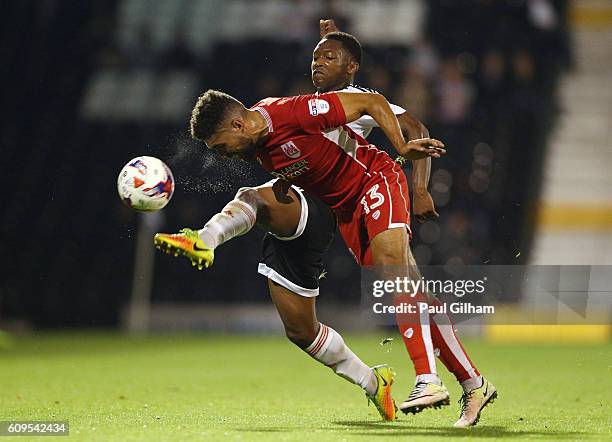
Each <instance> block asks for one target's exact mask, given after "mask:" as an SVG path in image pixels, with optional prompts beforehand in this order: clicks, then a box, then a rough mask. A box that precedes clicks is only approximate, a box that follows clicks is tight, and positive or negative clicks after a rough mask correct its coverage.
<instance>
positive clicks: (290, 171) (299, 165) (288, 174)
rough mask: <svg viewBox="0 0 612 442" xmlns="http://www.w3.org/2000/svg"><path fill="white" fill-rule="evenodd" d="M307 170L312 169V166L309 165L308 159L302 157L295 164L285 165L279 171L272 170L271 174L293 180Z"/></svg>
mask: <svg viewBox="0 0 612 442" xmlns="http://www.w3.org/2000/svg"><path fill="white" fill-rule="evenodd" d="M307 170H310V167H308V160H306V159H302V160H300V161H297V162H295V163H293V164H290V165H289V166H287V167H283V168H282V169H281V170H279V171H278V172H276V171H275V172H270V175H272V176H274V177H276V178H281V179H284V180H291V179H292V178H296V177H298V176H300V175H302V174H303V173H304V172H306V171H307Z"/></svg>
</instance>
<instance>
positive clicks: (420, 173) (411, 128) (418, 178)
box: [397, 112, 439, 223]
mask: <svg viewBox="0 0 612 442" xmlns="http://www.w3.org/2000/svg"><path fill="white" fill-rule="evenodd" d="M397 121H398V122H399V125H400V127H401V129H402V133H403V134H404V137H406V139H408V140H414V139H419V138H429V131H428V130H427V128H426V127H425V125H424V124H423V123H421V122H420V121H419V120H418V119H417V118H415V117H414V116H413V115H411V114H410V113H409V112H404V113H402V114H400V115H397ZM430 174H431V157H427V158H422V159H420V160H412V189H413V191H412V200H413V206H414V207H413V213H414V216H415V218H416V219H417V220H418V221H419V222H421V223H422V222H425V221H427V219H436V218H438V217H439V215H438V212H436V207H435V205H434V202H433V199H432V198H431V195H430V193H429V190H428V187H429V176H430Z"/></svg>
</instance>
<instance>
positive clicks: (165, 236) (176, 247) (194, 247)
mask: <svg viewBox="0 0 612 442" xmlns="http://www.w3.org/2000/svg"><path fill="white" fill-rule="evenodd" d="M153 243H154V244H155V247H157V248H158V249H159V250H161V251H162V252H165V253H167V254H168V255H174V256H179V255H183V256H186V257H187V258H189V260H190V261H191V265H193V266H194V267H197V268H198V270H202V269H203V268H208V267H210V266H211V265H212V264H213V261H214V260H215V251H214V249H211V248H209V247H208V246H207V245H206V244H204V242H203V241H202V240H201V239H200V235H198V232H197V231H195V230H191V229H181V231H180V232H179V233H156V234H155V237H154V238H153Z"/></svg>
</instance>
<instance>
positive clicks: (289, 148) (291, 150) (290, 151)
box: [281, 100, 312, 158]
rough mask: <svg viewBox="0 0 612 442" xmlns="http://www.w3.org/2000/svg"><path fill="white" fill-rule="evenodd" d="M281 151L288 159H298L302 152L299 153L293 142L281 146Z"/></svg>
mask: <svg viewBox="0 0 612 442" xmlns="http://www.w3.org/2000/svg"><path fill="white" fill-rule="evenodd" d="M311 101H312V100H311ZM281 149H282V150H283V152H284V153H285V155H287V156H288V157H289V158H298V157H299V156H300V155H302V152H300V149H299V148H298V147H297V146H296V145H295V143H294V142H293V141H289V142H288V143H285V144H283V145H281Z"/></svg>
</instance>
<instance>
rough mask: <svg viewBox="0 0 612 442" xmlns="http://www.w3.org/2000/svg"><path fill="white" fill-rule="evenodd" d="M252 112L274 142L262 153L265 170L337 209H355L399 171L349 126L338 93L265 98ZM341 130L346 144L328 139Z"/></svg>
mask: <svg viewBox="0 0 612 442" xmlns="http://www.w3.org/2000/svg"><path fill="white" fill-rule="evenodd" d="M251 109H252V110H256V111H259V112H260V113H261V114H262V115H263V117H264V118H265V119H266V121H267V123H268V131H269V138H268V141H267V142H266V143H265V145H264V146H262V147H261V148H260V149H258V151H257V158H258V160H259V161H260V163H261V165H262V166H263V167H264V169H266V170H267V171H268V172H270V173H271V174H272V175H274V176H275V177H278V178H284V179H286V180H288V181H289V182H290V183H291V184H295V185H297V186H299V187H302V188H304V189H305V190H306V191H307V192H309V193H311V194H312V195H315V196H318V197H319V198H321V199H322V200H323V201H324V202H325V203H326V204H327V205H329V206H330V207H331V208H332V209H340V208H343V209H348V210H351V209H353V208H354V207H355V205H356V204H357V202H358V200H359V198H360V197H361V196H362V195H363V193H364V192H365V190H366V185H367V184H368V182H369V181H371V179H372V178H376V177H377V176H379V175H380V174H385V175H387V174H389V173H393V174H396V171H397V170H399V167H398V166H397V163H395V162H394V161H393V160H392V159H391V157H390V156H389V155H388V154H387V153H386V152H385V151H383V150H380V149H378V148H376V147H375V146H373V145H372V144H369V143H368V142H367V141H366V140H365V139H364V138H362V137H361V136H359V135H357V134H356V133H355V132H354V131H353V130H351V129H350V128H349V127H348V126H347V125H346V115H345V113H344V108H343V107H342V104H341V103H340V99H339V98H338V96H337V95H336V94H335V93H333V92H330V93H325V94H317V95H299V96H295V97H286V98H265V99H263V100H261V101H260V102H258V103H257V104H255V105H254V106H253V107H252V108H251ZM337 128H340V129H341V135H340V143H337V142H335V141H333V140H331V139H329V138H327V137H326V132H332V131H334V129H337ZM337 135H338V134H337V133H336V136H335V139H338V136H337ZM394 169H395V171H394Z"/></svg>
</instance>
